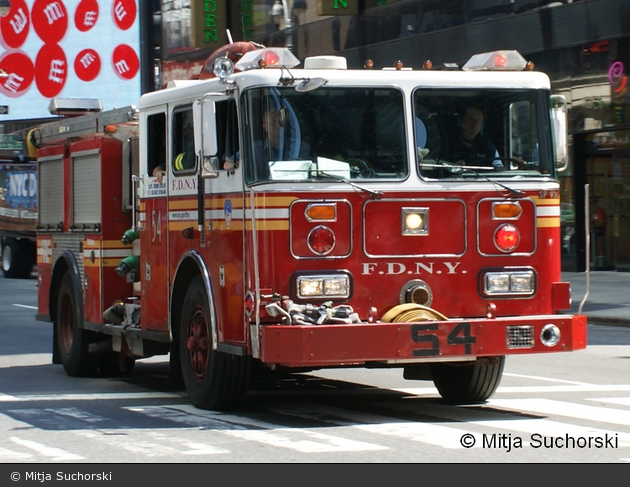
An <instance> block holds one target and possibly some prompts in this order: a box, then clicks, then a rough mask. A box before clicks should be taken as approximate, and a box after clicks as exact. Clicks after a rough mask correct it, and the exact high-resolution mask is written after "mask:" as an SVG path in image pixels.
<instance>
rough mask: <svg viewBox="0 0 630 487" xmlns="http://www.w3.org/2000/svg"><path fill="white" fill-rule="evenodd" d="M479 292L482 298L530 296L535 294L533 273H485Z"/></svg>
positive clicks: (530, 271) (531, 271)
mask: <svg viewBox="0 0 630 487" xmlns="http://www.w3.org/2000/svg"><path fill="white" fill-rule="evenodd" d="M481 292H482V294H483V295H484V296H500V295H502V296H510V295H516V296H531V295H533V294H534V293H535V292H536V276H535V274H534V271H533V270H531V269H529V270H519V271H516V270H515V271H509V270H508V271H502V272H486V273H485V274H484V276H483V284H482V289H481Z"/></svg>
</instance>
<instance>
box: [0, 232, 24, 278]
mask: <svg viewBox="0 0 630 487" xmlns="http://www.w3.org/2000/svg"><path fill="white" fill-rule="evenodd" d="M23 260H24V257H23V252H22V248H21V247H20V246H19V245H18V242H17V240H15V239H14V238H6V239H4V244H3V245H2V272H3V274H4V277H6V278H7V279H15V278H19V277H21V276H22V274H23V265H22V261H23Z"/></svg>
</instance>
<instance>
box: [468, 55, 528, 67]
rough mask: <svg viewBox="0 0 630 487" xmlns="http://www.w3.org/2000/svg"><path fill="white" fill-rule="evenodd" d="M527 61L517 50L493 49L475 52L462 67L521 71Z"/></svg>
mask: <svg viewBox="0 0 630 487" xmlns="http://www.w3.org/2000/svg"><path fill="white" fill-rule="evenodd" d="M526 66H527V61H525V59H524V58H523V56H521V55H520V54H519V52H518V51H493V52H484V53H482V54H475V55H474V56H473V57H471V58H470V59H469V60H468V62H467V63H466V64H464V66H463V67H462V70H464V71H492V70H497V71H522V70H523V69H525V67H526Z"/></svg>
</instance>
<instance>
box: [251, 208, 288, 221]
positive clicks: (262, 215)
mask: <svg viewBox="0 0 630 487" xmlns="http://www.w3.org/2000/svg"><path fill="white" fill-rule="evenodd" d="M255 216H256V219H257V220H263V219H266V220H272V219H275V220H288V219H289V209H288V208H257V209H256V214H255ZM251 217H252V210H251V209H247V211H246V218H248V219H249V218H251Z"/></svg>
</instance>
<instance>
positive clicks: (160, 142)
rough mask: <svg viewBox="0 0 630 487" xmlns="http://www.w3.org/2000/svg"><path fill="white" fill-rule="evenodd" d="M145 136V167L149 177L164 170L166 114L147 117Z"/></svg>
mask: <svg viewBox="0 0 630 487" xmlns="http://www.w3.org/2000/svg"><path fill="white" fill-rule="evenodd" d="M147 134H148V137H147V145H146V151H147V161H148V165H147V166H148V170H149V175H155V174H156V170H163V171H164V170H166V114H164V113H157V114H155V115H149V116H148V117H147Z"/></svg>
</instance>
